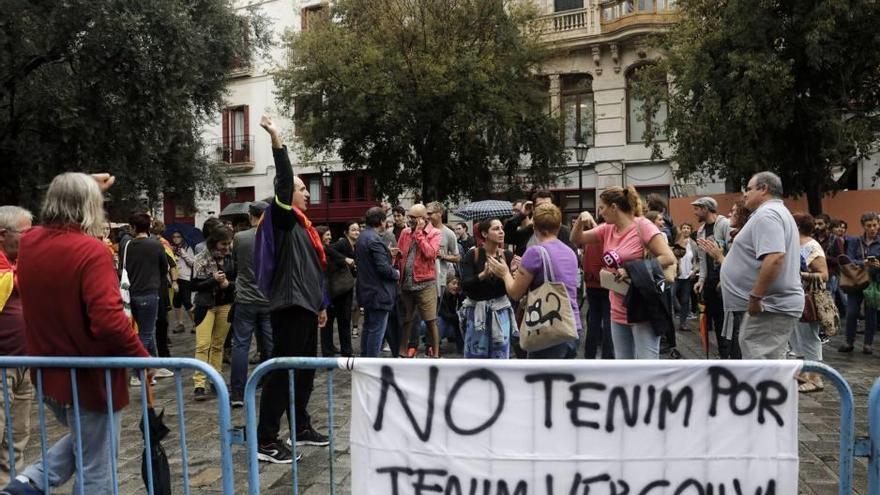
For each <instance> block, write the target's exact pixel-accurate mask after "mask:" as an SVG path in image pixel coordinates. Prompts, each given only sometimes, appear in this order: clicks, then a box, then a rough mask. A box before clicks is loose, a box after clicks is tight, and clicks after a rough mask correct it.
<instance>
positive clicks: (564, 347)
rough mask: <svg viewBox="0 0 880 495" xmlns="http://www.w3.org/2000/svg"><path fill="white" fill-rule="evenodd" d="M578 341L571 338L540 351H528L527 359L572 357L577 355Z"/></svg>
mask: <svg viewBox="0 0 880 495" xmlns="http://www.w3.org/2000/svg"><path fill="white" fill-rule="evenodd" d="M577 349H578V341H577V340H572V341H571V342H565V343H562V344H558V345H554V346H553V347H548V348H546V349H541V350H540V351H534V352H529V357H528V359H574V358H575V357H577Z"/></svg>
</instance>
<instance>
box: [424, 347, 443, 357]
mask: <svg viewBox="0 0 880 495" xmlns="http://www.w3.org/2000/svg"><path fill="white" fill-rule="evenodd" d="M425 356H426V357H429V358H436V357H440V356H438V355H436V354H435V353H434V346H430V345H429V346H428V347H427V348H426V349H425Z"/></svg>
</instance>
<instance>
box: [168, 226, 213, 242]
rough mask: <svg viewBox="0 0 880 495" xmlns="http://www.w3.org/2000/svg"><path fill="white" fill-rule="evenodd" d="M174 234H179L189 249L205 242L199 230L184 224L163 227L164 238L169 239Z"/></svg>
mask: <svg viewBox="0 0 880 495" xmlns="http://www.w3.org/2000/svg"><path fill="white" fill-rule="evenodd" d="M175 232H180V235H182V236H183V239H184V240H185V241H186V244H187V246H190V247H195V246H196V245H197V244H198V243H200V242H202V241H204V240H205V236H203V235H202V231H201V230H199V229H197V228H195V227H193V226H192V225H187V224H185V223H172V224H170V225H167V226H166V227H165V238H166V239H171V235H172V234H174V233H175Z"/></svg>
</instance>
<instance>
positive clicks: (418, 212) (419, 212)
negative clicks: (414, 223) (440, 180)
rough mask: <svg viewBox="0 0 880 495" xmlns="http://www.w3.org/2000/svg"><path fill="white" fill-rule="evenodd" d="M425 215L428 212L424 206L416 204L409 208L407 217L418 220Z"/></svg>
mask: <svg viewBox="0 0 880 495" xmlns="http://www.w3.org/2000/svg"><path fill="white" fill-rule="evenodd" d="M427 213H428V210H427V209H426V208H425V205H423V204H420V203H416V204H414V205H412V206H411V207H410V208H409V211H408V212H407V215H408V216H411V217H413V218H418V217H423V216H425V215H427Z"/></svg>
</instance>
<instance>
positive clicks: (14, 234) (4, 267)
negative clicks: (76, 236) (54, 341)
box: [0, 206, 34, 486]
mask: <svg viewBox="0 0 880 495" xmlns="http://www.w3.org/2000/svg"><path fill="white" fill-rule="evenodd" d="M32 221H33V216H32V215H31V212H29V211H27V210H25V209H24V208H19V207H18V206H0V356H24V355H26V354H27V351H26V349H25V340H24V338H25V337H24V313H23V311H22V306H21V295H20V294H19V292H18V274H17V273H16V268H15V262H16V259H17V258H18V245H19V241H20V240H21V234H22V233H23V232H24V231H26V230H28V229H30V227H31V222H32ZM6 384H7V387H8V390H6V391H5V393H3V394H0V486H3V485H5V484H6V483H8V482H9V473H10V468H11V465H12V462H15V467H16V471H19V472H20V471H21V467H22V466H21V459H22V453H23V452H24V448H25V446H27V442H28V439H29V438H30V423H31V421H30V414H31V403H32V402H33V400H34V388H33V386H32V385H31V379H30V377H29V376H28V373H27V370H25V369H24V368H13V369H8V370H6ZM0 389H2V385H0ZM5 401H8V402H9V412H10V413H11V416H12V418H11V419H12V421H11V426H12V438H13V451H14V456H15V460H14V461H13V460H12V459H9V445H8V443H7V442H8V435H7V432H6V414H5V405H4V402H5Z"/></svg>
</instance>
